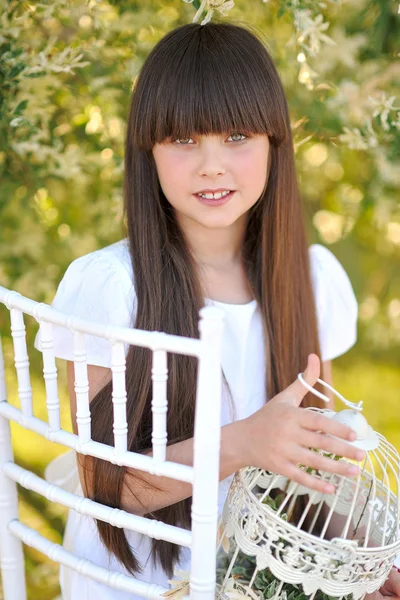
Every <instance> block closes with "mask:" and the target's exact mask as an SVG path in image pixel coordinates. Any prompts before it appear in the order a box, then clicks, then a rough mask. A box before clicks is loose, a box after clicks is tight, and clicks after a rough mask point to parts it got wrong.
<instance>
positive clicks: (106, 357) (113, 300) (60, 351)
mask: <svg viewBox="0 0 400 600" xmlns="http://www.w3.org/2000/svg"><path fill="white" fill-rule="evenodd" d="M135 304H136V296H135V293H134V287H133V282H132V280H131V279H130V278H129V275H128V272H127V271H126V269H124V268H123V266H122V265H120V264H119V263H118V260H113V259H112V258H110V257H109V256H104V255H102V251H101V250H100V251H96V252H92V253H91V254H87V255H85V256H82V257H80V258H78V259H76V260H74V261H73V262H72V263H71V264H70V266H69V267H68V269H67V271H66V272H65V275H64V277H63V279H62V280H61V283H60V285H59V287H58V289H57V293H56V295H55V297H54V300H53V302H52V303H51V306H52V307H53V308H54V309H56V310H58V311H60V312H63V313H67V314H71V315H74V316H76V317H80V318H81V319H87V320H90V321H95V322H97V323H102V324H104V325H115V326H118V327H129V326H132V324H133V318H134V312H135ZM53 339H54V354H55V356H56V357H57V358H62V359H64V360H70V361H72V360H73V334H72V332H71V331H70V330H69V329H67V328H65V327H60V326H58V325H57V326H56V325H54V326H53ZM85 339H86V354H87V363H88V364H90V365H97V366H100V367H111V344H110V342H109V341H108V340H106V339H103V338H100V337H97V336H92V335H85ZM34 346H35V348H37V349H38V350H41V346H40V332H38V333H37V335H36V338H35V342H34ZM127 350H128V346H126V348H125V351H126V353H127Z"/></svg>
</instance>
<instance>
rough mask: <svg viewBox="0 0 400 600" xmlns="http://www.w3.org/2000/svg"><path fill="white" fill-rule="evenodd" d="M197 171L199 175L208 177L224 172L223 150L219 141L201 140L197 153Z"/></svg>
mask: <svg viewBox="0 0 400 600" xmlns="http://www.w3.org/2000/svg"><path fill="white" fill-rule="evenodd" d="M198 173H199V175H200V176H201V177H203V178H205V177H209V178H210V179H214V178H216V177H218V176H219V175H224V174H225V173H226V166H225V159H224V152H223V148H222V147H221V142H220V141H216V140H212V139H208V140H205V141H203V143H202V145H201V149H200V153H199V167H198Z"/></svg>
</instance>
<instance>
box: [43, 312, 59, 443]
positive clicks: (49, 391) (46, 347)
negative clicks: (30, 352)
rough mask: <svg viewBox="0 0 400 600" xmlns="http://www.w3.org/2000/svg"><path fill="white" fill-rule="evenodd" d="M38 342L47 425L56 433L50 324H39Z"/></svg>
mask: <svg viewBox="0 0 400 600" xmlns="http://www.w3.org/2000/svg"><path fill="white" fill-rule="evenodd" d="M40 340H41V344H42V352H43V377H44V381H45V388H46V407H47V413H48V416H49V425H50V429H51V430H52V431H58V430H59V429H60V427H61V421H60V399H59V397H58V385H57V367H56V360H55V357H54V344H53V326H52V324H51V323H46V321H42V322H41V323H40Z"/></svg>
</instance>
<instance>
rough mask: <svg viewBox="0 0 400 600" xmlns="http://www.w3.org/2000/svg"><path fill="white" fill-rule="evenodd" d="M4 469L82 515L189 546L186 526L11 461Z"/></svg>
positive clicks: (49, 498) (45, 495) (30, 486)
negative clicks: (119, 505) (114, 504)
mask: <svg viewBox="0 0 400 600" xmlns="http://www.w3.org/2000/svg"><path fill="white" fill-rule="evenodd" d="M4 473H5V474H6V475H7V476H8V477H9V478H10V479H12V480H13V481H15V482H17V483H19V484H20V485H21V486H22V487H24V488H25V489H28V490H31V491H33V492H36V493H37V494H40V495H41V496H43V497H45V498H47V500H50V501H51V502H57V503H58V504H62V505H63V506H66V507H67V508H72V509H73V510H75V511H76V512H78V513H80V514H81V515H85V516H89V517H92V518H94V519H99V520H100V521H104V522H105V523H110V524H111V525H114V526H115V527H120V528H126V529H130V530H132V531H137V532H138V533H141V534H143V535H147V536H149V537H151V538H154V539H159V540H165V541H167V542H171V543H173V544H179V545H180V546H185V547H187V548H190V547H191V545H192V534H191V532H190V531H188V530H186V529H182V528H180V527H176V526H174V525H167V524H165V523H162V522H161V521H157V520H155V519H148V518H146V517H141V516H138V515H133V514H131V513H128V512H126V511H124V510H122V509H116V508H111V507H109V506H105V505H103V504H100V503H99V502H94V501H93V500H90V499H89V498H84V497H82V496H78V495H77V494H73V493H71V492H67V491H65V490H63V489H62V488H60V487H59V486H57V485H54V484H52V483H49V482H47V481H45V480H44V479H42V478H41V477H39V476H38V475H35V474H34V473H32V472H31V471H28V470H26V469H24V468H22V467H20V466H19V465H16V464H14V463H12V462H9V463H7V464H6V465H5V466H4Z"/></svg>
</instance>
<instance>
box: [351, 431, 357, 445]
mask: <svg viewBox="0 0 400 600" xmlns="http://www.w3.org/2000/svg"><path fill="white" fill-rule="evenodd" d="M349 438H350V441H351V442H355V441H356V439H357V434H356V432H355V431H351V432H350V435H349Z"/></svg>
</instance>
